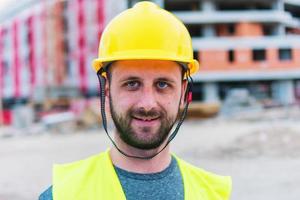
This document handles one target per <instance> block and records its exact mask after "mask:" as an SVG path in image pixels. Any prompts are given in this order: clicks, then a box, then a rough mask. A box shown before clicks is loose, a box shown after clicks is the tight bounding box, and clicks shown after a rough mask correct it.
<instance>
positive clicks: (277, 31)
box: [273, 24, 285, 35]
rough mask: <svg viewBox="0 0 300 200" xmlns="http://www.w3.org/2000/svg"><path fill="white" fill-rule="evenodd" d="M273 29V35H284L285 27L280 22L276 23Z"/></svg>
mask: <svg viewBox="0 0 300 200" xmlns="http://www.w3.org/2000/svg"><path fill="white" fill-rule="evenodd" d="M273 31H274V32H273V35H285V27H284V25H282V24H278V25H276V26H275V27H274V30H273Z"/></svg>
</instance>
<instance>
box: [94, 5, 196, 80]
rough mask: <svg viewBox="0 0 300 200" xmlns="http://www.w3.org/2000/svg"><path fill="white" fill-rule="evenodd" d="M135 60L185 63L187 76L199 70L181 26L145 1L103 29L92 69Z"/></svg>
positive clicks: (161, 10) (185, 30)
mask: <svg viewBox="0 0 300 200" xmlns="http://www.w3.org/2000/svg"><path fill="white" fill-rule="evenodd" d="M137 59H151V60H171V61H177V62H182V63H186V64H187V66H188V67H189V69H190V74H193V73H195V72H197V70H198V68H199V63H198V61H197V60H195V59H193V47H192V40H191V37H190V35H189V32H188V30H187V29H186V27H185V26H184V24H183V23H182V22H181V21H180V20H179V19H178V18H176V17H175V16H174V15H173V14H171V13H170V12H168V11H166V10H164V9H161V8H160V7H159V6H157V5H156V4H154V3H152V2H149V1H143V2H139V3H137V4H135V6H134V7H133V8H131V9H128V10H125V11H124V12H122V13H120V14H119V15H118V16H116V17H115V18H114V19H113V20H112V21H111V22H110V23H109V24H108V25H107V27H106V28H105V30H104V32H103V34H102V36H101V40H100V44H99V55H98V58H97V59H94V61H93V68H94V70H95V71H96V72H98V71H99V70H100V69H101V68H102V67H103V66H104V63H106V62H112V61H117V60H137Z"/></svg>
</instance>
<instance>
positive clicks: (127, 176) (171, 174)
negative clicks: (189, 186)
mask: <svg viewBox="0 0 300 200" xmlns="http://www.w3.org/2000/svg"><path fill="white" fill-rule="evenodd" d="M115 169H116V172H117V174H118V177H119V180H120V182H121V185H122V187H123V191H124V193H125V196H126V199H127V200H140V199H147V200H148V199H149V200H150V199H155V200H165V199H168V200H183V199H184V192H183V181H182V177H181V173H180V170H179V167H178V164H177V161H176V159H175V158H173V157H172V161H171V164H170V165H169V166H168V167H167V168H166V169H165V170H163V171H161V172H158V173H151V174H139V173H134V172H128V171H125V170H123V169H120V168H118V167H115Z"/></svg>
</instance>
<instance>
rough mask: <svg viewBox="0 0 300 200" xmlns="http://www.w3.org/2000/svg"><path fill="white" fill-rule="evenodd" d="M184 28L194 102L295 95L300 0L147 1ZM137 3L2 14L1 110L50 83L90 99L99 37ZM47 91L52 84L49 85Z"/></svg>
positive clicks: (28, 5)
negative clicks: (241, 93)
mask: <svg viewBox="0 0 300 200" xmlns="http://www.w3.org/2000/svg"><path fill="white" fill-rule="evenodd" d="M153 1H154V2H156V3H157V4H159V5H160V6H161V7H163V8H165V9H167V10H169V11H171V12H173V13H174V14H175V15H176V16H177V17H178V18H180V19H181V20H182V21H183V22H184V23H185V24H186V26H187V28H188V30H189V32H190V34H191V36H192V40H193V48H194V55H195V57H196V58H197V59H198V60H199V61H200V65H201V68H200V71H199V73H197V74H196V76H195V77H194V80H195V84H194V86H195V87H194V100H195V101H205V102H221V101H223V100H224V98H226V96H227V94H228V93H229V92H230V90H232V89H235V88H246V89H248V90H249V92H250V94H251V95H253V96H254V97H256V98H257V99H259V100H261V101H264V100H266V99H271V100H272V101H275V102H278V103H279V104H282V105H287V104H291V103H295V102H299V100H300V1H298V0H247V1H246V0H153ZM136 2H138V0H91V1H90V0H63V1H61V0H43V1H42V0H24V1H21V2H20V3H18V4H15V5H12V6H11V7H9V8H8V9H7V10H5V11H2V13H1V15H0V99H1V100H2V102H3V105H2V109H1V107H0V110H4V112H6V111H5V110H9V109H10V107H11V105H14V104H15V103H18V102H20V101H21V102H22V101H31V100H34V101H43V100H44V99H45V98H47V95H49V94H50V93H51V91H53V90H52V89H53V88H54V90H55V88H65V89H66V90H64V91H70V90H77V91H79V93H80V94H82V95H83V96H95V95H97V93H98V92H97V91H98V81H97V77H96V76H95V73H94V72H93V70H92V68H91V62H92V59H93V58H94V57H96V56H97V50H98V42H99V37H100V35H101V33H102V31H103V28H104V27H105V25H106V24H107V23H108V21H110V19H111V18H113V17H114V16H115V15H116V14H118V13H120V12H121V11H122V10H124V9H126V8H128V7H131V6H132V5H133V4H135V3H136ZM49 88H50V89H49Z"/></svg>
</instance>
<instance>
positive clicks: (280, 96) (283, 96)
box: [272, 80, 295, 105]
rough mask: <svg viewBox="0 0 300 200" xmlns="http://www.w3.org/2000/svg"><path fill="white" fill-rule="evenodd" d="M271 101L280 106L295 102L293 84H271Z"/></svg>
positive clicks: (286, 81)
mask: <svg viewBox="0 0 300 200" xmlns="http://www.w3.org/2000/svg"><path fill="white" fill-rule="evenodd" d="M272 94H273V99H274V100H276V101H277V102H279V103H281V104H282V105H289V104H292V103H294V102H295V93H294V83H293V81H292V80H281V81H276V82H274V83H273V84H272Z"/></svg>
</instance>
